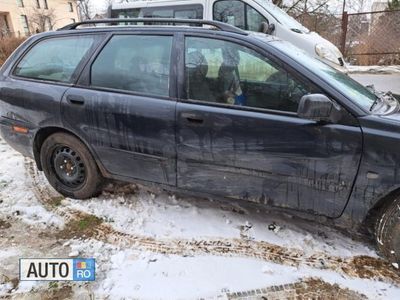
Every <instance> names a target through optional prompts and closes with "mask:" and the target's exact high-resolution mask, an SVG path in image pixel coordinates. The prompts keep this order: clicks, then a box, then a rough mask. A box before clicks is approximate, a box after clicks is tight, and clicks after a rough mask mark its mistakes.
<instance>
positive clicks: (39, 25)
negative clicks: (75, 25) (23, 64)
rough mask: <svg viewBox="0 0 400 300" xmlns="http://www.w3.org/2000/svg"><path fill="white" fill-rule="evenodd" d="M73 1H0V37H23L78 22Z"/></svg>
mask: <svg viewBox="0 0 400 300" xmlns="http://www.w3.org/2000/svg"><path fill="white" fill-rule="evenodd" d="M78 16H79V14H78V11H77V5H76V1H74V0H0V37H1V36H15V37H23V36H29V35H31V34H34V33H38V32H43V31H47V30H54V29H57V28H61V27H63V26H65V25H67V24H69V23H72V22H75V21H78Z"/></svg>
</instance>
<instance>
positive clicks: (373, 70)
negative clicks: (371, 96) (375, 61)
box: [347, 65, 400, 74]
mask: <svg viewBox="0 0 400 300" xmlns="http://www.w3.org/2000/svg"><path fill="white" fill-rule="evenodd" d="M347 68H348V69H349V72H350V73H370V74H378V73H386V74H395V73H400V66H351V65H348V66H347Z"/></svg>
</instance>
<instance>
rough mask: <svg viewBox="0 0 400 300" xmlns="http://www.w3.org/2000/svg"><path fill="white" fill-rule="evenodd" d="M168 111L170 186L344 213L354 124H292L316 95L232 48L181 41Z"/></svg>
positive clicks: (244, 49)
mask: <svg viewBox="0 0 400 300" xmlns="http://www.w3.org/2000/svg"><path fill="white" fill-rule="evenodd" d="M182 65H184V66H182V69H184V71H182V73H183V74H184V75H182V76H183V77H184V80H182V82H184V87H183V88H182V95H183V96H182V98H184V99H186V100H182V101H181V102H180V103H178V105H177V140H178V145H177V154H178V162H177V166H178V167H177V172H178V186H179V187H182V188H189V189H194V190H203V191H204V190H206V191H209V192H213V193H217V194H220V195H223V196H228V197H233V198H241V199H247V200H249V201H254V202H261V203H265V204H268V205H272V206H279V207H289V208H294V209H297V210H303V211H307V212H312V213H315V214H321V215H325V216H329V217H337V216H339V215H340V214H341V212H342V210H343V209H344V207H345V205H346V203H347V200H348V197H349V195H350V192H351V188H352V185H353V182H354V179H355V177H356V175H357V168H358V164H359V161H360V155H361V150H362V134H361V130H360V128H359V126H358V123H357V121H356V119H355V118H354V117H352V116H351V115H350V114H349V113H348V112H347V111H346V110H345V109H341V114H342V115H341V117H340V120H339V121H338V122H334V123H323V122H316V121H312V120H306V119H302V118H300V117H298V115H297V107H298V103H299V100H300V99H301V97H302V96H304V95H306V94H311V93H323V91H322V90H321V89H320V88H318V87H316V86H315V85H313V84H312V83H311V82H309V81H307V80H306V79H305V78H302V76H301V75H300V74H298V73H295V72H294V71H288V68H287V67H285V65H284V64H283V63H281V62H279V61H277V60H276V59H272V58H268V57H266V56H265V53H264V54H260V52H259V51H258V50H257V51H256V50H254V49H251V48H250V46H245V45H242V44H240V45H239V44H237V43H236V42H234V41H232V40H231V41H227V40H218V39H214V38H205V37H195V36H192V37H186V41H185V63H184V64H183V63H182Z"/></svg>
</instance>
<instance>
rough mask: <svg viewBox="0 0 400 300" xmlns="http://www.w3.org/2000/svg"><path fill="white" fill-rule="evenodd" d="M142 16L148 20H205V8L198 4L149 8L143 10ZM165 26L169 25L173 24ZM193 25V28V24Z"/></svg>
mask: <svg viewBox="0 0 400 300" xmlns="http://www.w3.org/2000/svg"><path fill="white" fill-rule="evenodd" d="M142 15H143V17H146V18H177V19H203V6H202V5H197V4H196V5H180V6H168V7H148V8H145V9H143V10H142ZM157 24H161V23H157ZM164 24H165V25H168V24H171V23H164ZM191 25H192V26H193V24H191Z"/></svg>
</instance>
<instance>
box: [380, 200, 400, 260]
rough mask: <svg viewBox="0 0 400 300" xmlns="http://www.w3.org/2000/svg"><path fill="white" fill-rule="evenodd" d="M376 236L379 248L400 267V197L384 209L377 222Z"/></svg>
mask: <svg viewBox="0 0 400 300" xmlns="http://www.w3.org/2000/svg"><path fill="white" fill-rule="evenodd" d="M375 236H376V242H377V244H378V248H379V250H380V251H381V252H382V254H383V255H385V256H386V258H387V259H388V260H389V261H390V262H391V263H392V264H393V265H394V266H395V267H396V268H399V265H400V198H397V199H396V200H394V201H393V202H392V203H390V204H389V205H387V206H386V207H384V208H383V209H382V211H381V214H380V216H379V218H378V220H377V222H376V228H375Z"/></svg>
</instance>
